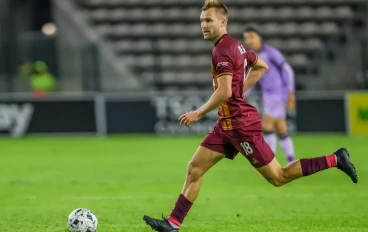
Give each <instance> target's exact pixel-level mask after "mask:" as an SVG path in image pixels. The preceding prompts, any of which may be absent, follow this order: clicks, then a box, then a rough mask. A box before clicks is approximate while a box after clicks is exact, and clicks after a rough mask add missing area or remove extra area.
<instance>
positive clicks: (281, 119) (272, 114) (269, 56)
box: [243, 27, 295, 163]
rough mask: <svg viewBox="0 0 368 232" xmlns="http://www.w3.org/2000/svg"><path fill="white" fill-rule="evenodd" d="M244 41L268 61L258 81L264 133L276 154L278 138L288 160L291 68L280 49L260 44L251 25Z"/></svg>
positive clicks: (290, 156)
mask: <svg viewBox="0 0 368 232" xmlns="http://www.w3.org/2000/svg"><path fill="white" fill-rule="evenodd" d="M243 36H244V43H245V45H246V46H247V47H248V48H250V49H251V50H253V51H255V52H256V54H257V55H258V56H259V57H261V58H262V59H263V60H264V61H266V63H267V64H268V67H269V68H268V71H267V72H266V73H265V74H264V75H263V77H262V79H261V80H260V81H259V84H260V86H261V90H262V99H263V115H262V128H263V136H264V139H265V141H266V143H267V144H268V145H269V146H270V148H271V150H272V151H273V152H274V153H276V145H277V144H276V143H277V138H276V135H275V132H274V131H275V130H276V132H277V135H278V137H279V139H280V147H281V149H282V151H283V153H284V155H285V157H286V158H287V161H288V162H289V163H290V162H292V161H294V159H295V158H294V143H293V140H292V139H291V137H290V136H289V135H288V127H287V122H286V108H287V107H288V108H289V109H290V110H293V109H294V108H295V94H294V92H295V87H294V85H295V84H294V83H295V81H294V71H293V69H292V68H291V66H290V65H289V64H288V62H287V61H286V60H285V58H284V56H283V55H282V54H281V52H280V51H279V50H278V49H277V48H275V47H272V46H270V45H267V44H264V43H262V37H261V35H260V33H259V32H258V31H257V29H255V28H254V27H247V28H245V30H244V34H243ZM252 90H253V87H251V88H250V89H249V90H248V91H246V92H245V93H244V95H243V96H244V99H246V97H247V96H248V95H249V94H250V93H251V91H252Z"/></svg>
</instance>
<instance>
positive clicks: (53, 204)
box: [0, 135, 368, 232]
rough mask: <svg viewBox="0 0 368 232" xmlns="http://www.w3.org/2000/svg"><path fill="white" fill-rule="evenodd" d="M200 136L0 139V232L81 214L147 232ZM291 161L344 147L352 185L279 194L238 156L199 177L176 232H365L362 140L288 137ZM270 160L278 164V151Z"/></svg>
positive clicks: (337, 181)
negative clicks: (355, 176)
mask: <svg viewBox="0 0 368 232" xmlns="http://www.w3.org/2000/svg"><path fill="white" fill-rule="evenodd" d="M201 140H202V137H197V136H193V137H159V136H121V137H109V138H92V137H90V138H83V137H71V138H42V137H41V138H24V139H19V140H13V139H7V138H0V145H1V146H0V148H1V153H0V189H1V191H0V209H1V210H0V228H1V229H0V231H2V232H10V231H11V232H24V231H27V232H32V231H37V232H40V231H42V232H43V231H44V232H51V231H52V232H65V231H66V218H67V216H68V214H69V213H70V212H71V211H72V210H74V209H75V208H78V207H87V208H89V209H91V210H92V211H94V212H95V214H96V215H97V217H98V220H99V229H98V231H99V232H115V231H116V232H117V231H119V232H121V231H127V232H130V231H147V232H148V231H150V229H149V227H148V226H146V225H145V224H144V223H143V221H142V219H141V218H142V216H143V214H148V215H150V216H155V217H160V216H161V213H164V214H165V215H167V214H169V213H170V211H171V209H172V207H173V204H174V203H175V200H176V198H177V196H178V194H179V193H180V191H181V188H182V184H183V181H184V177H185V171H186V165H187V163H188V161H189V160H190V158H191V156H192V154H193V152H194V151H195V149H196V148H197V146H198V144H199V143H200V142H201ZM294 142H295V148H296V152H297V157H298V158H300V157H313V156H320V155H326V154H330V153H332V152H333V151H334V150H336V148H338V147H340V146H346V147H348V148H349V151H350V153H351V155H352V161H353V162H354V163H355V166H356V167H357V168H358V172H359V174H360V182H359V183H358V184H357V185H355V184H353V183H352V182H351V181H350V179H349V178H348V177H347V176H345V175H344V174H343V173H342V172H340V171H339V170H327V171H325V172H321V173H317V174H316V175H313V176H310V177H307V178H303V179H300V180H297V181H295V182H292V183H290V184H288V185H286V186H283V187H281V188H275V187H273V186H271V185H270V184H268V183H267V182H266V181H265V180H264V179H263V178H262V177H261V176H260V175H259V174H257V172H256V171H255V170H254V169H253V168H252V167H251V165H250V164H249V163H248V161H247V160H246V159H245V158H244V157H242V156H241V155H238V157H237V158H236V159H235V160H234V161H229V160H223V161H221V162H220V163H219V164H218V165H216V166H215V167H214V168H213V169H212V170H210V171H209V172H208V173H207V174H206V175H205V177H204V182H203V186H202V190H201V192H200V195H199V197H198V199H197V201H196V202H195V204H194V205H193V208H192V210H191V212H190V213H189V215H188V217H187V219H186V220H185V223H184V225H183V227H182V229H181V230H180V231H182V232H188V231H191V232H209V231H211V232H214V231H222V232H228V231H229V232H230V231H231V232H233V231H236V232H242V231H255V232H256V231H259V232H261V231H262V232H264V231H270V232H288V231H295V232H317V231H324V232H348V231H354V232H363V231H368V220H367V218H368V200H367V197H368V186H367V184H366V182H365V180H366V178H367V175H368V167H367V165H366V163H367V161H368V156H367V154H366V151H367V147H368V145H367V142H368V138H367V137H360V138H349V137H345V136H334V135H328V136H321V135H315V136H313V135H311V136H295V137H294ZM277 157H278V159H279V161H280V162H281V163H283V164H285V158H284V157H283V155H282V153H281V152H280V151H279V152H278V155H277Z"/></svg>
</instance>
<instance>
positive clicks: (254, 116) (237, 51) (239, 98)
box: [211, 34, 261, 131]
mask: <svg viewBox="0 0 368 232" xmlns="http://www.w3.org/2000/svg"><path fill="white" fill-rule="evenodd" d="M257 59H258V56H257V55H256V54H255V53H253V52H251V51H249V50H247V49H245V48H244V47H243V45H242V43H241V42H240V41H239V40H237V39H234V38H232V37H231V36H229V35H227V34H225V35H223V36H222V37H221V38H220V39H219V40H218V41H217V42H216V44H215V47H214V49H213V51H212V65H211V69H212V70H211V71H212V76H213V88H214V91H215V90H216V89H217V88H218V83H217V79H218V78H219V77H221V76H223V75H232V76H233V80H232V96H231V97H230V98H229V99H228V100H227V101H226V102H225V103H223V104H222V105H221V106H220V107H219V111H218V115H219V123H220V125H221V127H222V129H223V130H233V129H240V128H245V127H246V128H245V129H246V130H249V131H259V130H261V118H260V116H259V114H258V111H257V109H256V108H255V107H254V106H252V105H250V104H248V103H247V102H246V101H244V99H243V82H244V75H245V73H247V72H248V70H249V68H250V67H252V65H254V64H255V63H256V62H257Z"/></svg>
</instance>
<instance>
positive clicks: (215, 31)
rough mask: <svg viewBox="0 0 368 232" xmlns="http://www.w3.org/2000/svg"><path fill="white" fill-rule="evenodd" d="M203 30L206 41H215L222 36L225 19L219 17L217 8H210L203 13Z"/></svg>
mask: <svg viewBox="0 0 368 232" xmlns="http://www.w3.org/2000/svg"><path fill="white" fill-rule="evenodd" d="M200 20H201V28H202V32H203V38H204V39H205V40H210V41H213V40H215V39H217V37H218V36H219V34H220V31H221V27H223V26H224V23H225V22H224V19H223V17H221V16H219V13H217V11H216V9H215V8H210V9H208V10H206V11H202V13H201V17H200Z"/></svg>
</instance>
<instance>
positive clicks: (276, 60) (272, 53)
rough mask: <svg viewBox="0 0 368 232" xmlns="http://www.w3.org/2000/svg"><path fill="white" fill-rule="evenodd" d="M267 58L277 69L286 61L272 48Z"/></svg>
mask: <svg viewBox="0 0 368 232" xmlns="http://www.w3.org/2000/svg"><path fill="white" fill-rule="evenodd" d="M269 57H270V58H271V62H272V63H273V64H275V65H276V66H277V67H278V68H281V67H282V65H283V64H284V63H285V62H286V59H285V57H284V56H283V55H282V53H281V52H280V51H279V50H278V49H277V48H274V47H271V49H270V56H269Z"/></svg>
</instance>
